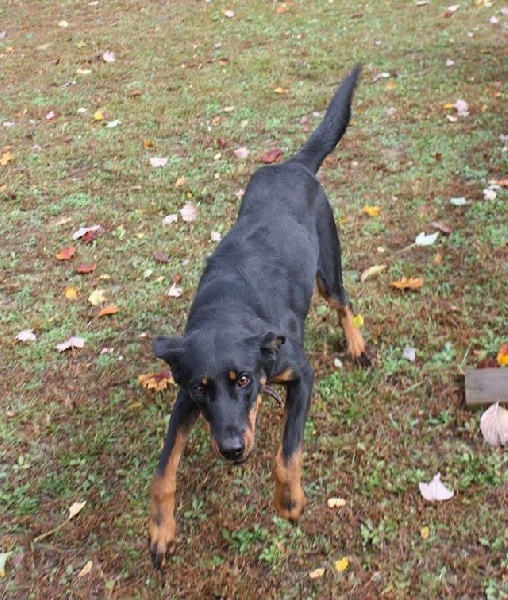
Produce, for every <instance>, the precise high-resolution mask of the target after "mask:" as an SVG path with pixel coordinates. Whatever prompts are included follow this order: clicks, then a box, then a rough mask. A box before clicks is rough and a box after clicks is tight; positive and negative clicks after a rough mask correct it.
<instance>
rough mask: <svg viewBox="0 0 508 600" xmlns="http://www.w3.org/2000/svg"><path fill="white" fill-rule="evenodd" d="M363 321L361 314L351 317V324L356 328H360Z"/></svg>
mask: <svg viewBox="0 0 508 600" xmlns="http://www.w3.org/2000/svg"><path fill="white" fill-rule="evenodd" d="M363 323H364V319H363V316H362V315H355V316H354V317H353V325H354V326H355V327H356V328H357V329H360V327H362V326H363Z"/></svg>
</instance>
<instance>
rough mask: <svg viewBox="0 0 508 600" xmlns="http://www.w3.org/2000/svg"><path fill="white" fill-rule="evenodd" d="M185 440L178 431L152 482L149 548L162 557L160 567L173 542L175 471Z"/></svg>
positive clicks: (174, 529)
mask: <svg viewBox="0 0 508 600" xmlns="http://www.w3.org/2000/svg"><path fill="white" fill-rule="evenodd" d="M185 439H186V436H185V435H184V434H183V433H182V432H181V431H179V432H178V433H177V435H176V439H175V444H174V446H173V450H172V451H171V454H170V456H169V459H168V463H167V465H166V468H165V470H164V472H163V473H155V475H154V477H153V480H152V487H151V492H150V494H151V502H150V524H149V534H150V548H151V549H153V550H155V551H156V552H157V554H159V555H162V556H163V557H164V558H163V559H162V562H161V567H163V566H164V564H165V563H166V559H165V555H166V553H167V552H169V551H170V550H171V549H172V548H171V546H172V545H173V544H174V541H175V535H176V522H175V516H174V511H175V493H176V470H177V468H178V463H179V462H180V457H181V456H182V452H183V448H184V445H185Z"/></svg>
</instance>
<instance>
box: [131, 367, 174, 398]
mask: <svg viewBox="0 0 508 600" xmlns="http://www.w3.org/2000/svg"><path fill="white" fill-rule="evenodd" d="M138 383H139V385H140V386H141V387H144V388H145V389H147V390H155V391H156V392H160V391H162V390H164V389H166V388H167V387H168V385H170V384H174V383H175V381H174V379H173V375H172V374H171V371H170V370H169V369H165V370H163V371H160V372H159V373H144V374H143V375H140V376H139V377H138Z"/></svg>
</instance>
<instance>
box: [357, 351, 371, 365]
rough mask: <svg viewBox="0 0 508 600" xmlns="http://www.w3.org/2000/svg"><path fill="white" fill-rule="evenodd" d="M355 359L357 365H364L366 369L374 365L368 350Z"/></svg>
mask: <svg viewBox="0 0 508 600" xmlns="http://www.w3.org/2000/svg"><path fill="white" fill-rule="evenodd" d="M354 361H355V363H356V364H357V365H359V366H360V367H363V368H364V369H368V368H369V367H371V366H372V360H371V358H370V356H369V355H368V354H367V352H366V351H364V352H362V353H361V354H359V355H358V356H355V357H354Z"/></svg>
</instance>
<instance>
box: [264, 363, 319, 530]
mask: <svg viewBox="0 0 508 600" xmlns="http://www.w3.org/2000/svg"><path fill="white" fill-rule="evenodd" d="M293 376H294V377H295V379H292V380H291V381H288V382H287V398H286V404H285V410H284V432H283V438H282V444H281V445H280V448H279V451H278V452H277V456H276V458H275V465H274V468H273V476H274V479H275V502H274V504H275V508H276V510H277V512H278V513H279V515H280V516H281V517H283V518H284V519H288V520H289V521H297V520H298V519H299V518H300V517H301V515H302V513H303V510H304V508H305V502H306V500H305V494H304V493H303V489H302V484H301V468H302V444H303V430H304V427H305V421H306V419H307V414H308V412H309V408H310V400H311V396H312V385H313V383H314V373H313V371H312V369H311V367H310V366H309V365H308V363H307V362H306V363H305V367H304V368H303V370H302V371H301V372H300V373H298V374H294V375H293Z"/></svg>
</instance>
